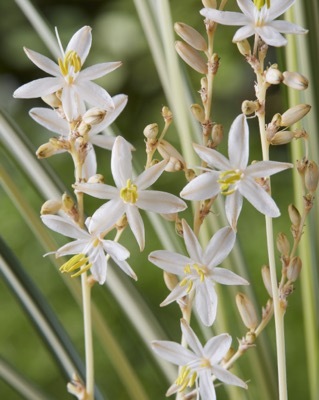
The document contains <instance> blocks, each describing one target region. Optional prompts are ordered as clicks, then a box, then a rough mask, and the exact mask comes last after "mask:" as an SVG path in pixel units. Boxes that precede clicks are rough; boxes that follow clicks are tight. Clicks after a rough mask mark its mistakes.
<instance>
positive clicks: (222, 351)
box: [204, 333, 232, 366]
mask: <svg viewBox="0 0 319 400" xmlns="http://www.w3.org/2000/svg"><path fill="white" fill-rule="evenodd" d="M231 342H232V339H231V336H230V335H229V334H228V333H222V334H221V335H218V336H215V337H212V338H211V339H209V340H208V342H207V343H206V344H205V346H204V353H205V356H206V357H207V358H208V359H209V361H210V363H211V365H212V366H214V365H215V364H218V363H219V362H220V361H221V360H222V359H223V358H224V357H225V355H226V354H227V352H228V350H229V349H230V346H231Z"/></svg>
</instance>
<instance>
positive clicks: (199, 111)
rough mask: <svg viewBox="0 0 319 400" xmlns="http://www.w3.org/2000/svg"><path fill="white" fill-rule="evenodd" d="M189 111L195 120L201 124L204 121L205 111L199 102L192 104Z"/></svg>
mask: <svg viewBox="0 0 319 400" xmlns="http://www.w3.org/2000/svg"><path fill="white" fill-rule="evenodd" d="M191 112H192V114H193V115H194V117H195V118H196V120H197V121H198V122H200V123H201V124H202V123H203V122H204V121H205V112H204V110H203V107H201V106H200V105H199V104H192V105H191Z"/></svg>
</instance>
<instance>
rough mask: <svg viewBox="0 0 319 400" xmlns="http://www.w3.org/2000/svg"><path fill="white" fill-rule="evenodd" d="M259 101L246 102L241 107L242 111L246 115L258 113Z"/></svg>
mask: <svg viewBox="0 0 319 400" xmlns="http://www.w3.org/2000/svg"><path fill="white" fill-rule="evenodd" d="M258 109H259V103H258V101H251V100H244V101H243V103H242V105H241V111H242V113H243V114H244V115H250V114H253V113H255V112H256V111H258Z"/></svg>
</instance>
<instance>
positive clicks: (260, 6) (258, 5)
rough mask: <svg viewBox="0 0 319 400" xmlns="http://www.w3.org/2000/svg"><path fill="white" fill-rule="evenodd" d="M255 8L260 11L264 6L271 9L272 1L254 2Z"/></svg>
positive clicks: (257, 0) (255, 0) (259, 0)
mask: <svg viewBox="0 0 319 400" xmlns="http://www.w3.org/2000/svg"><path fill="white" fill-rule="evenodd" d="M254 3H255V6H256V8H257V10H258V11H259V10H260V9H261V8H262V7H263V6H264V5H266V6H267V8H270V0H254Z"/></svg>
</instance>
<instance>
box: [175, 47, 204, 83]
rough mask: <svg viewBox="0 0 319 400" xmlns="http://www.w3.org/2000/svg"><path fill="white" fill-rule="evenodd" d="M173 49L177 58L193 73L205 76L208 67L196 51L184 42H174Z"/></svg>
mask: <svg viewBox="0 0 319 400" xmlns="http://www.w3.org/2000/svg"><path fill="white" fill-rule="evenodd" d="M175 49H176V51H177V53H178V54H179V56H180V57H181V58H182V59H183V60H184V61H185V62H186V64H188V65H189V66H190V67H191V68H193V69H194V70H195V71H197V72H199V73H200V74H203V75H206V74H207V72H208V67H207V63H206V61H205V60H204V59H203V58H202V57H201V56H200V54H199V53H198V51H197V50H195V49H193V48H192V47H191V46H189V45H188V44H186V43H184V42H180V41H177V42H175Z"/></svg>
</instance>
